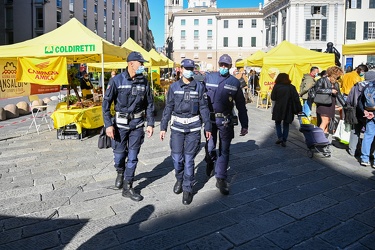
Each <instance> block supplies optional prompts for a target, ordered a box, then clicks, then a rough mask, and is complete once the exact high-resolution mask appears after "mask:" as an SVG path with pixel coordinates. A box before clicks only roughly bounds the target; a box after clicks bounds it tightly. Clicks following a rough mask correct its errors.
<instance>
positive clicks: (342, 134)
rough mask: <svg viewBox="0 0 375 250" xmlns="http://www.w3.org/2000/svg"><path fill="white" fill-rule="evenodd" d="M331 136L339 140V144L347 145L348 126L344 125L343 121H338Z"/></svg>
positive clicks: (348, 137) (348, 136)
mask: <svg viewBox="0 0 375 250" xmlns="http://www.w3.org/2000/svg"><path fill="white" fill-rule="evenodd" d="M333 136H334V137H336V138H337V139H339V140H340V142H341V143H343V144H349V139H350V125H349V124H345V122H344V120H340V121H339V123H338V125H337V128H336V131H335V133H334V135H333Z"/></svg>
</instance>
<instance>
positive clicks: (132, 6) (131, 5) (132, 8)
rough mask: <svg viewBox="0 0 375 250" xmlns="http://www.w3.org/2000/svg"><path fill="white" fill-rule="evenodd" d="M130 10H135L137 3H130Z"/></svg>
mask: <svg viewBox="0 0 375 250" xmlns="http://www.w3.org/2000/svg"><path fill="white" fill-rule="evenodd" d="M130 11H135V5H134V3H130Z"/></svg>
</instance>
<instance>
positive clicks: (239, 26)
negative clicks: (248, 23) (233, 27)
mask: <svg viewBox="0 0 375 250" xmlns="http://www.w3.org/2000/svg"><path fill="white" fill-rule="evenodd" d="M238 28H240V29H242V28H243V20H238Z"/></svg>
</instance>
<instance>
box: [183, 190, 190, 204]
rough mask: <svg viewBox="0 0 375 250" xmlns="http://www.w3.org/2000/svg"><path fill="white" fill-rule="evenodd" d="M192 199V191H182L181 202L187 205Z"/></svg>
mask: <svg viewBox="0 0 375 250" xmlns="http://www.w3.org/2000/svg"><path fill="white" fill-rule="evenodd" d="M192 200H193V193H191V192H187V191H184V193H183V194H182V204H184V205H189V204H190V203H191V201H192Z"/></svg>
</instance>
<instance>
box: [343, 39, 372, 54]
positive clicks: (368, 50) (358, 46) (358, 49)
mask: <svg viewBox="0 0 375 250" xmlns="http://www.w3.org/2000/svg"><path fill="white" fill-rule="evenodd" d="M342 54H343V55H375V41H372V42H368V43H355V44H344V45H343V46H342Z"/></svg>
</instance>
